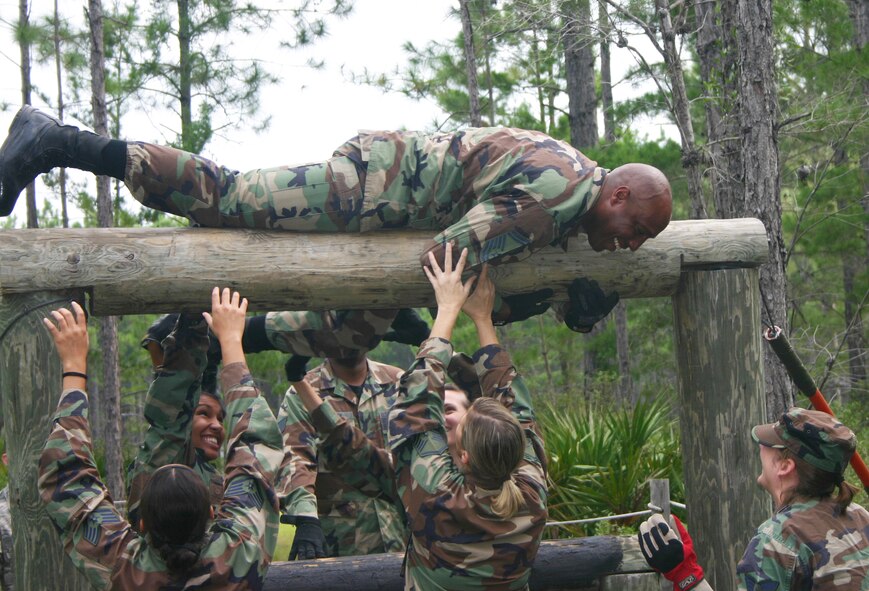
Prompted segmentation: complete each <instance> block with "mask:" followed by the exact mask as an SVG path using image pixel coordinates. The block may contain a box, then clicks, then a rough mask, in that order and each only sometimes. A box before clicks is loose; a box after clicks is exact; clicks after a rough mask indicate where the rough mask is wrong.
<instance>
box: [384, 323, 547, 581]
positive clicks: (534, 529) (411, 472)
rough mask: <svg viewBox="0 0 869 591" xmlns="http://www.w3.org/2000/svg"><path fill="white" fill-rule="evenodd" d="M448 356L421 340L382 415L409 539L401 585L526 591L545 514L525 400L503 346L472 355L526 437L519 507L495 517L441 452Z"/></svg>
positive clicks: (542, 476)
mask: <svg viewBox="0 0 869 591" xmlns="http://www.w3.org/2000/svg"><path fill="white" fill-rule="evenodd" d="M452 353H453V349H452V345H451V344H450V343H449V342H448V341H445V340H443V339H439V338H431V339H428V340H427V341H425V342H424V343H423V344H422V346H421V347H420V349H419V353H418V354H417V358H416V361H415V362H414V364H413V365H412V366H411V368H410V369H409V370H408V372H407V373H406V374H405V375H404V377H403V378H402V381H401V395H400V399H399V401H398V402H396V404H395V406H394V407H393V410H392V412H391V413H390V416H389V448H390V450H392V453H393V457H394V461H395V470H396V473H397V477H398V489H399V493H400V494H401V498H402V501H403V502H404V505H405V508H406V510H407V513H408V516H409V519H410V528H411V533H412V538H411V546H410V548H409V549H408V560H407V573H406V575H407V580H406V584H405V589H407V590H419V591H433V590H435V589H453V590H465V589H494V590H513V589H525V588H526V586H527V583H528V578H529V576H530V574H531V565H532V563H533V562H534V558H535V556H536V555H537V549H538V547H539V545H540V538H541V536H542V535H543V527H544V525H545V524H546V515H547V514H546V498H547V493H546V473H545V461H546V460H545V453H544V450H543V440H542V438H541V437H540V435H539V433H538V432H537V430H536V426H535V422H534V411H533V409H532V407H531V399H530V396H529V394H528V391H527V389H526V388H525V384H524V382H523V381H522V379H521V378H520V377H519V376H518V375H517V373H516V370H515V368H514V367H513V364H512V361H511V360H510V356H509V354H508V353H507V352H506V351H505V350H504V349H502V348H501V347H500V346H498V345H490V346H487V347H483V348H482V349H480V350H479V351H477V353H475V354H474V357H473V359H474V363H475V365H476V368H477V371H478V374H479V375H480V382H481V386H482V388H483V392H484V393H488V395H493V394H494V396H495V398H498V399H500V401H501V402H502V403H503V404H504V406H506V407H507V408H509V409H510V410H511V411H512V413H513V414H514V416H515V417H516V418H517V419H518V420H519V422H520V423H521V424H522V425H523V427H524V428H525V434H526V436H527V444H526V448H525V457H524V459H523V461H522V462H521V463H520V464H519V466H518V467H517V469H516V471H515V472H514V473H513V478H514V480H515V482H516V484H517V485H518V487H519V489H520V490H521V491H522V494H523V496H524V498H525V506H524V507H522V508H520V509H519V511H518V512H517V513H516V515H514V516H513V517H512V518H510V519H506V520H505V519H500V518H498V517H496V516H495V515H494V514H493V512H492V509H491V502H490V499H491V498H492V496H493V495H494V494H495V492H494V491H493V490H490V489H486V488H483V486H482V484H481V483H480V482H477V481H475V479H474V478H473V476H472V475H470V474H463V473H462V472H461V471H460V470H459V468H458V467H457V466H456V465H455V464H454V463H453V459H452V457H451V455H450V452H449V449H448V447H447V436H446V430H445V429H444V408H443V396H444V394H443V387H444V371H445V367H446V366H447V364H448V363H449V361H450V357H451V356H452Z"/></svg>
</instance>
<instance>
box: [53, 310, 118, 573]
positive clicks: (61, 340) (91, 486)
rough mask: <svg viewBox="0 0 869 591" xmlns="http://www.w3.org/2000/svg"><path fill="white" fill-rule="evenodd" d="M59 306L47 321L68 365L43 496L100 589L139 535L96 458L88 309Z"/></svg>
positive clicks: (78, 563) (69, 549)
mask: <svg viewBox="0 0 869 591" xmlns="http://www.w3.org/2000/svg"><path fill="white" fill-rule="evenodd" d="M71 307H72V311H70V310H67V309H60V310H55V311H53V312H52V313H51V316H52V318H53V321H52V320H51V319H48V318H46V319H44V323H45V326H46V328H47V329H48V332H49V333H50V334H51V337H52V339H53V340H54V344H55V347H56V349H57V352H58V355H59V356H60V361H61V365H62V367H63V392H62V394H61V396H60V401H59V402H58V405H57V411H56V412H55V414H54V417H53V419H52V429H51V434H50V435H49V437H48V440H47V441H46V443H45V447H44V448H43V450H42V455H41V456H40V458H39V482H38V487H39V494H40V497H41V499H42V502H43V503H44V504H45V507H46V511H47V512H48V515H49V517H50V518H51V520H52V521H53V522H54V524H55V525H56V526H57V529H58V532H59V533H60V536H61V538H62V539H63V543H64V546H65V547H66V550H67V553H68V554H69V556H70V558H71V559H72V562H73V564H75V565H76V567H77V568H78V569H79V570H81V571H82V572H83V573H85V575H86V576H87V577H88V580H89V581H90V582H91V584H92V585H94V586H95V587H97V588H100V589H102V588H106V587H107V586H108V585H109V582H110V579H111V573H112V570H113V567H114V565H115V564H116V562H117V561H118V559H119V557H120V555H121V554H122V553H123V551H124V549H125V548H126V546H127V544H128V543H129V541H130V540H131V539H133V538H134V537H135V533H133V532H132V529H131V528H130V526H129V523H128V522H127V521H126V520H125V519H124V518H123V517H122V516H121V515H120V514H119V513H118V511H117V510H116V509H115V507H114V504H113V503H112V498H111V496H110V495H109V492H108V490H107V489H106V486H105V485H104V484H103V482H102V480H101V479H100V474H99V471H98V470H97V466H96V462H95V461H94V458H93V453H92V449H93V443H92V441H91V433H90V426H89V424H88V419H87V415H88V397H87V393H86V391H85V389H86V387H87V352H88V333H87V321H86V318H85V313H84V310H82V308H81V306H79V305H78V303H76V302H73V303H72V306H71Z"/></svg>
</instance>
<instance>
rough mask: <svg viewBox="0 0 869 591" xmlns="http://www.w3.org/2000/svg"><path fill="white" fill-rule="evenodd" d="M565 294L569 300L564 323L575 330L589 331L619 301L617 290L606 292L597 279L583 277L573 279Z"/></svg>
mask: <svg viewBox="0 0 869 591" xmlns="http://www.w3.org/2000/svg"><path fill="white" fill-rule="evenodd" d="M567 295H568V297H569V298H570V302H569V303H568V305H567V313H566V314H565V315H564V323H565V324H566V325H567V327H568V328H569V329H570V330H573V331H576V332H590V331H591V329H592V328H594V325H595V324H597V323H598V322H599V321H601V320H603V319H604V318H606V316H607V315H608V314H609V313H610V312H612V310H613V308H615V307H616V305H617V304H618V303H619V294H618V292H616V291H613V292H610V293H609V294H606V293H604V291H603V289H601V287H600V285H598V283H597V281H594V280H588V279H586V278H585V277H580V278H579V279H574V280H573V282H572V283H571V284H570V286H569V287H568V288H567Z"/></svg>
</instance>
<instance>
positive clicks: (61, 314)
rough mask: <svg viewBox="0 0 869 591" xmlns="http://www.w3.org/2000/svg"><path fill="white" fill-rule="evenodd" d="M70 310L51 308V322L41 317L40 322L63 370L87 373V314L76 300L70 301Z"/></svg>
mask: <svg viewBox="0 0 869 591" xmlns="http://www.w3.org/2000/svg"><path fill="white" fill-rule="evenodd" d="M70 307H71V308H72V310H68V309H66V308H60V309H58V310H53V311H52V312H51V316H52V317H53V318H54V322H52V321H51V320H50V319H48V318H43V319H42V322H43V324H45V327H46V328H47V329H48V332H49V333H50V334H51V338H52V339H53V340H54V346H55V348H56V349H57V354H58V356H59V357H60V362H61V365H62V366H63V371H64V372H70V371H71V372H77V373H81V374H82V375H84V374H86V373H87V359H88V346H89V343H90V341H89V339H88V327H87V316H86V315H85V312H84V310H83V309H82V307H81V306H80V305H79V304H78V302H72V305H71V306H70Z"/></svg>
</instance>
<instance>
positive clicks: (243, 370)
mask: <svg viewBox="0 0 869 591" xmlns="http://www.w3.org/2000/svg"><path fill="white" fill-rule="evenodd" d="M211 308H212V311H211V313H207V312H206V313H203V315H204V316H205V319H206V321H207V322H208V325H209V327H210V328H211V330H212V331H213V332H214V334H215V335H216V336H217V338H218V339H219V340H220V345H221V350H222V355H223V368H222V369H221V372H220V378H221V381H222V383H223V387H224V392H225V402H226V411H227V418H228V421H229V424H228V430H229V432H230V437H229V440H228V446H227V454H226V467H225V469H224V491H223V501H222V503H221V505H220V511H219V513H218V515H217V518H216V522H215V523H214V524H213V525H212V532H213V533H214V535H215V536H224V537H225V539H226V540H225V543H223V542H221V543H215V542H214V541H212V542H211V543H210V544H209V546H208V548H207V549H206V551H205V553H204V558H205V559H206V561H207V562H210V563H211V564H210V567H209V568H211V570H212V578H213V579H214V580H215V581H223V580H224V579H223V578H221V577H224V575H225V580H226V581H229V580H233V581H240V580H242V579H243V578H244V577H256V578H257V579H258V580H259V581H261V580H262V577H264V576H265V570H266V567H267V565H268V563H269V562H270V560H271V557H272V554H273V553H274V549H275V543H276V541H277V526H278V499H277V495H276V494H275V489H274V483H275V478H276V475H277V472H278V469H279V468H280V465H281V460H282V459H283V455H284V452H283V441H282V439H281V433H280V430H279V429H278V423H277V420H276V419H275V416H274V414H272V411H271V409H270V408H269V407H268V404H267V403H266V401H265V399H264V398H263V397H262V396H260V392H259V390H258V389H257V387H256V384H255V383H254V381H253V378H252V377H251V375H250V370H249V369H248V367H247V363H246V361H245V358H244V351H243V350H242V346H241V338H242V334H243V332H244V319H245V312H246V311H247V300H246V299H242V298H241V297H240V295H239V294H238V293H237V292H231V291H230V290H229V289H223V290H222V291H221V290H219V289H218V288H215V289H214V291H213V292H212V306H211ZM214 539H215V538H212V540H214ZM218 572H219V573H221V574H220V575H219V576H218V575H217V574H215V573H218Z"/></svg>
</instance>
